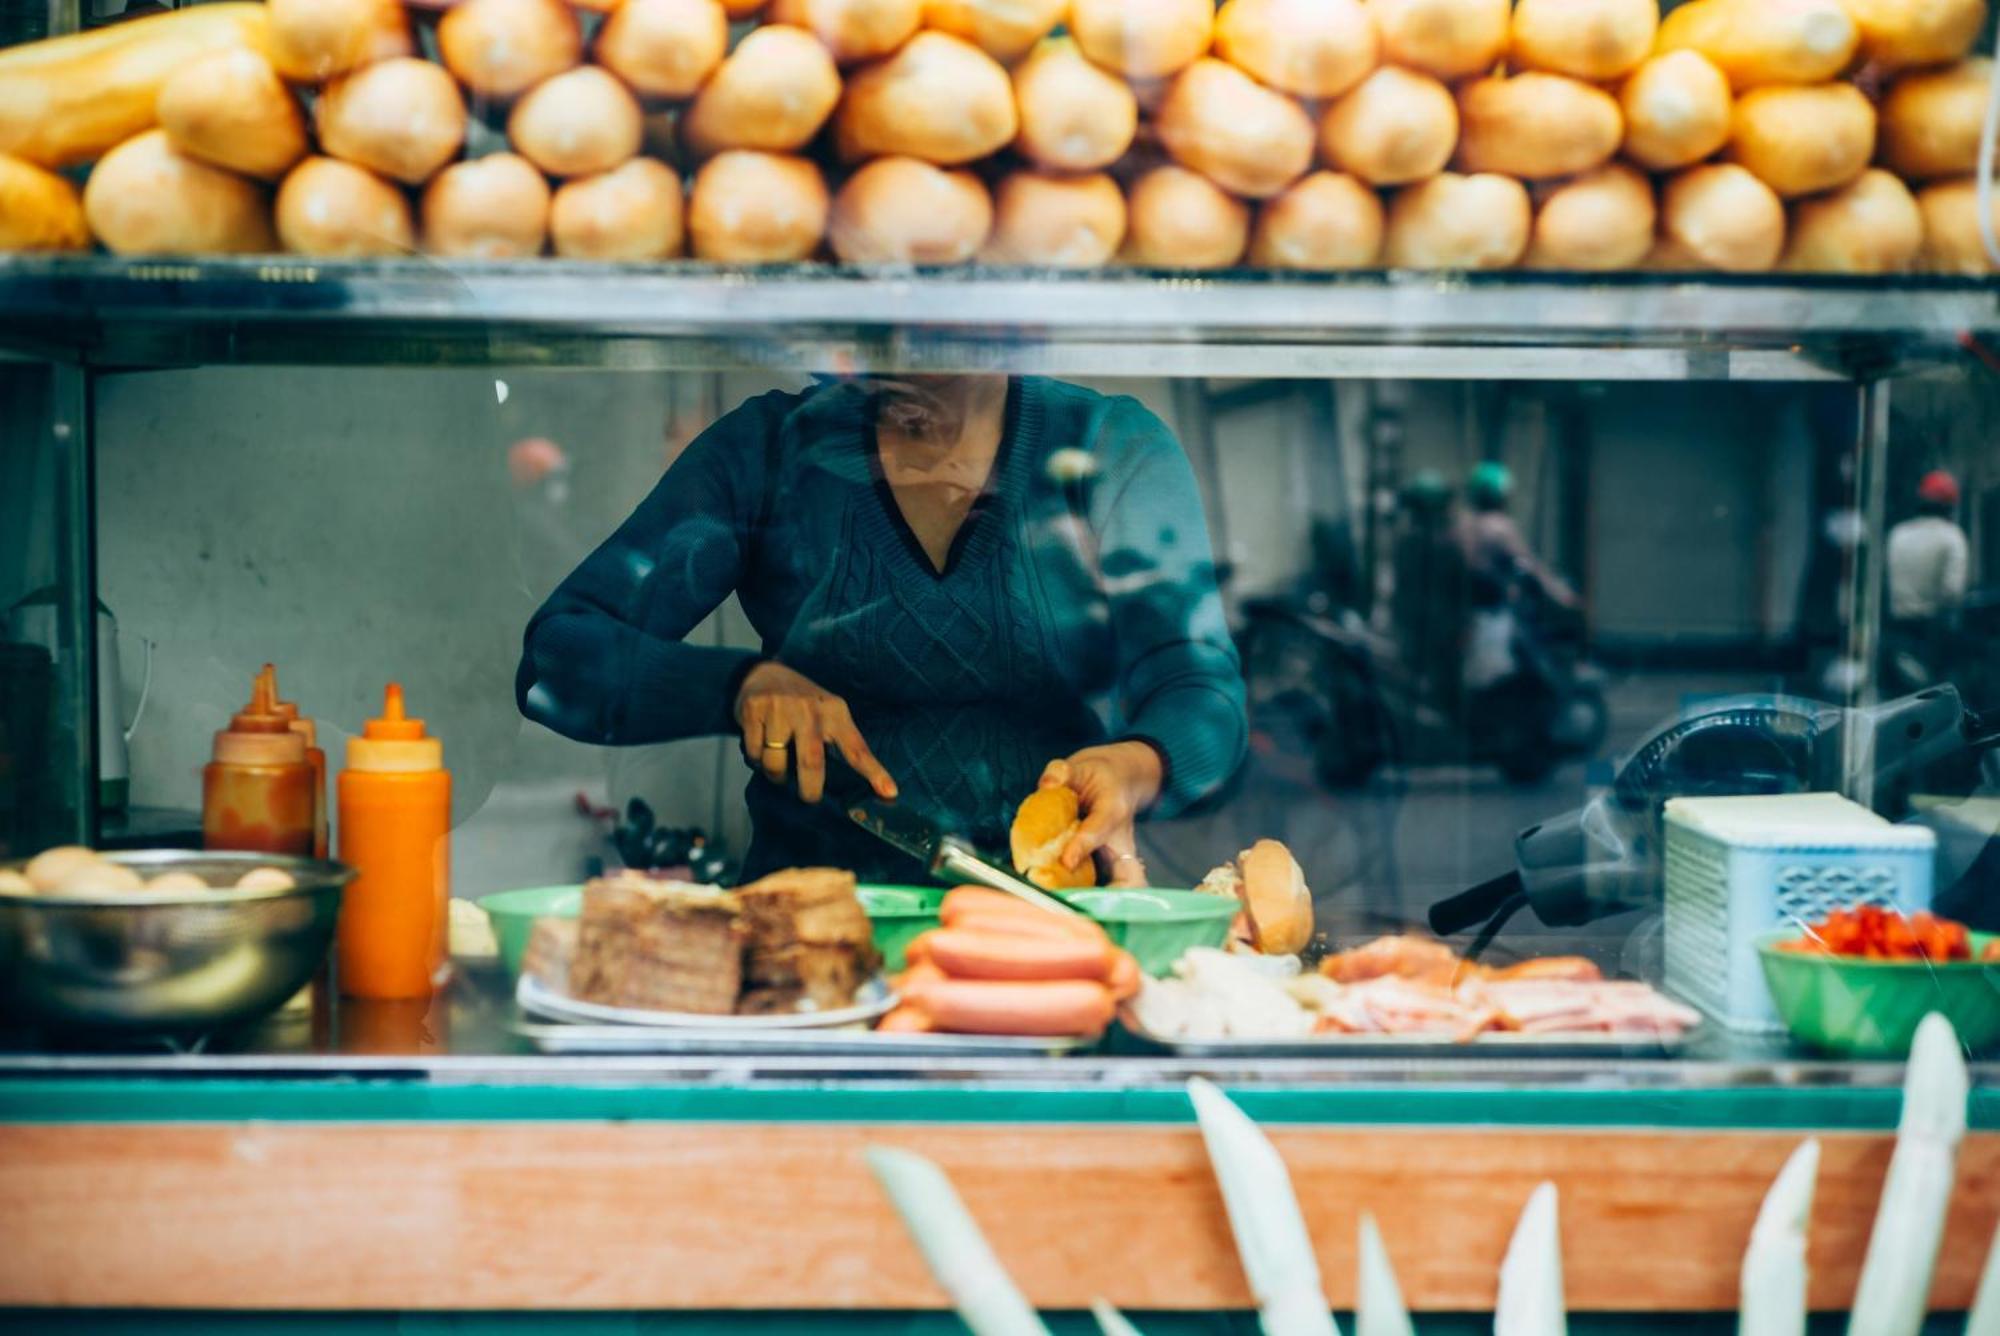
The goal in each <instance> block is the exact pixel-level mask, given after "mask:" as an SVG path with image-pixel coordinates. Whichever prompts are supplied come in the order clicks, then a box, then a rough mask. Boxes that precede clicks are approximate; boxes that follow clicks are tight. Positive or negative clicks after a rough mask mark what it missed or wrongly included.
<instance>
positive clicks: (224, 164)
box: [0, 0, 1992, 273]
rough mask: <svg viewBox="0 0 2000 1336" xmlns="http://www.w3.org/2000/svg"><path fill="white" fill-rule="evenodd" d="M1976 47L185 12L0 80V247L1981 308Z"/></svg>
mask: <svg viewBox="0 0 2000 1336" xmlns="http://www.w3.org/2000/svg"><path fill="white" fill-rule="evenodd" d="M1663 8H1667V9H1668V10H1669V11H1670V12H1667V13H1666V14H1665V15H1664V16H1663V15H1662V9H1663ZM417 12H419V13H420V14H422V15H424V16H425V17H426V18H427V19H428V17H429V16H430V15H431V13H432V7H425V8H424V9H422V10H420V11H417ZM1985 16H1986V6H1985V0H1687V3H1682V4H1679V5H1674V6H1663V5H1662V4H1661V3H1660V0H1222V3H1221V4H1220V5H1218V4H1217V3H1216V2H1215V0H587V2H586V0H578V3H575V4H570V3H564V0H458V3H455V4H452V5H450V6H449V7H448V8H446V9H445V10H444V12H443V14H442V17H441V18H438V19H437V21H436V23H435V25H434V27H432V26H431V25H429V24H428V23H425V24H422V25H413V24H412V21H411V13H410V12H407V11H406V10H405V8H404V6H403V4H401V3H400V0H267V2H266V3H264V4H261V5H255V4H240V3H230V4H219V5H207V6H201V7H198V8H195V9H192V10H186V11H181V12H178V13H175V14H171V15H166V16H162V17H157V18H152V19H145V20H140V21H137V22H133V23H130V24H126V25H121V26H119V27H115V28H112V29H110V30H107V31H104V32H99V33H93V34H88V35H85V36H81V37H71V38H61V39H56V40H54V41H51V42H46V43H41V44H38V45H36V46H30V47H24V48H16V49H14V50H12V51H8V52H0V249H45V248H46V249H66V248H80V247H86V246H89V245H91V244H92V242H93V240H94V241H95V242H96V243H99V244H102V245H103V246H105V247H106V248H108V249H110V250H112V251H115V252H119V253H130V254H172V253H206V252H255V251H269V250H274V249H283V250H286V251H292V252H296V253H299V254H304V255H318V256H386V255H400V254H408V253H412V252H421V253H425V254H431V255H438V256H445V257H453V258H461V257H472V258H516V257H525V256H534V255H540V254H544V253H550V252H552V253H554V254H556V255H559V256H565V257H573V258H586V259H600V260H625V261H650V260H662V259H667V258H670V257H675V256H680V255H691V256H693V257H695V258H697V259H702V260H709V261H718V262H726V263H738V264H745V263H747V264H756V263H772V262H788V261H800V260H809V259H816V258H827V257H830V258H833V259H836V260H838V261H841V262H844V263H848V264H854V265H900V264H918V265H947V264H959V263H967V262H975V261H977V262H982V263H989V264H1004V265H1028V266H1054V267H1064V268H1089V267H1095V266H1102V265H1107V264H1111V263H1114V262H1123V263H1128V264H1135V265H1143V266H1156V267H1163V268H1172V269H1220V268H1228V267H1231V266H1237V265H1250V266H1255V267H1260V268H1273V269H1296V270H1339V269H1357V268H1375V267H1396V268H1416V269H1498V268H1508V267H1511V266H1517V265H1521V266H1528V267H1534V268H1540V269H1563V270H1593V271H1611V270H1624V269H1641V268H1655V269H1676V270H1724V271H1732V272H1755V271H1762V270H1773V269H1788V270H1810V271H1820V272H1841V273H1898V272H1904V271H1911V270H1919V269H1923V270H1933V271H1943V272H1952V273H1984V272H1987V271H1988V270H1989V268H1990V266H1989V264H1988V260H1987V257H1986V254H1985V250H1984V247H1983V245H1982V244H1981V241H1980V237H1979V227H1978V219H1977V203H1976V194H1977V191H1976V188H1975V185H1974V182H1973V176H1974V171H1975V168H1976V165H1977V158H1978V145H1979V138H1980V126H1981V121H1982V118H1983V116H1984V111H1985V103H1986V98H1987V89H1988V84H1989V80H1990V77H1991V72H1992V71H1991V65H1990V62H1988V61H1984V60H1978V59H1969V58H1968V52H1969V51H1970V49H1971V47H1972V44H1973V42H1974V41H1975V39H1976V38H1977V36H1978V34H1979V32H1980V30H1981V28H1982V25H1983V23H1984V20H1985ZM89 162H94V163H95V166H94V167H93V168H92V170H91V171H90V173H89V176H88V179H87V181H86V183H85V185H84V186H83V189H82V190H81V192H80V193H79V192H78V191H77V190H76V188H75V186H74V185H73V183H72V180H71V176H69V175H64V174H63V173H64V172H65V170H66V169H67V170H69V171H70V172H71V174H72V175H74V173H75V169H77V168H79V167H81V166H82V165H83V164H85V163H89Z"/></svg>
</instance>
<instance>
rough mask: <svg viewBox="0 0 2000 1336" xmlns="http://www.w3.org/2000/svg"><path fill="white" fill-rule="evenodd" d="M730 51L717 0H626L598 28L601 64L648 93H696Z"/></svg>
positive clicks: (725, 23)
mask: <svg viewBox="0 0 2000 1336" xmlns="http://www.w3.org/2000/svg"><path fill="white" fill-rule="evenodd" d="M728 50H729V16H728V15H727V14H725V13H724V12H723V10H722V6H721V5H719V4H717V3H716V0H625V2H624V3H623V4H621V5H619V6H618V7H617V8H616V9H614V10H612V11H611V17H610V18H608V19H606V20H605V21H604V26H603V27H602V28H600V29H598V31H597V63H598V64H600V65H602V66H604V68H605V69H607V70H610V71H611V72H612V73H613V74H615V75H617V76H618V77H619V78H621V79H623V80H624V81H625V82H626V83H628V84H631V85H632V87H633V88H635V89H637V90H638V91H639V92H640V93H641V94H643V95H645V96H647V97H672V98H682V97H693V96H694V94H695V91H696V90H697V89H699V88H700V87H701V86H702V84H703V82H704V81H706V80H707V78H708V76H709V75H711V74H713V73H715V69H716V67H717V66H718V65H720V64H721V63H722V57H723V54H724V53H725V52H727V51H728Z"/></svg>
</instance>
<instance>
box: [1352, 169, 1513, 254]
mask: <svg viewBox="0 0 2000 1336" xmlns="http://www.w3.org/2000/svg"><path fill="white" fill-rule="evenodd" d="M1533 220H1534V209H1533V206H1532V205H1531V204H1530V203H1529V200H1528V189H1527V187H1526V186H1524V185H1522V184H1521V183H1520V182H1519V181H1516V180H1515V179H1514V178H1512V177H1510V176H1495V175H1492V174H1487V173H1482V174H1478V175H1472V176H1461V175H1459V174H1457V173H1455V172H1445V173H1443V174H1442V175H1439V176H1434V177H1432V178H1431V179H1430V180H1428V181H1419V182H1418V183H1417V184H1416V185H1413V186H1405V187H1404V188H1403V189H1401V190H1399V191H1397V192H1396V197H1395V199H1394V200H1393V201H1392V202H1391V203H1390V205H1389V224H1388V231H1387V233H1386V236H1385V239H1384V242H1383V258H1384V260H1385V262H1386V263H1387V264H1388V265H1389V266H1390V267H1391V268H1395V269H1507V268H1511V267H1512V266H1513V265H1515V264H1517V263H1519V261H1520V259H1521V257H1522V255H1524V254H1525V253H1526V252H1527V249H1528V237H1529V232H1530V229H1531V228H1532V226H1533Z"/></svg>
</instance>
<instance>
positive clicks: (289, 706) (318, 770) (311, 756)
mask: <svg viewBox="0 0 2000 1336" xmlns="http://www.w3.org/2000/svg"><path fill="white" fill-rule="evenodd" d="M264 671H265V672H267V673H269V674H271V691H272V693H273V694H274V695H275V694H276V692H277V690H278V670H277V668H275V667H274V666H272V665H271V664H268V663H267V664H265V665H264ZM273 704H274V705H275V706H276V707H277V711H278V713H279V714H281V715H283V716H284V717H285V722H286V723H287V724H289V725H290V726H291V730H292V732H294V733H297V734H298V735H299V736H300V737H302V738H304V739H305V740H306V764H307V765H309V766H311V767H312V772H313V847H312V856H313V857H314V858H321V859H323V858H325V857H326V752H325V751H323V750H321V748H320V745H319V725H318V724H317V723H315V722H314V721H313V720H312V719H311V718H310V717H309V716H307V715H302V714H300V713H299V707H298V705H297V704H296V703H295V702H293V701H288V700H279V701H274V702H273Z"/></svg>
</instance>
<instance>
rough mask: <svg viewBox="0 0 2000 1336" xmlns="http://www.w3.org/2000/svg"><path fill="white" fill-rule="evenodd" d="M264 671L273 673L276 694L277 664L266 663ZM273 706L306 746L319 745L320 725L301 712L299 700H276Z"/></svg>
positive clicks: (272, 703)
mask: <svg viewBox="0 0 2000 1336" xmlns="http://www.w3.org/2000/svg"><path fill="white" fill-rule="evenodd" d="M264 671H265V672H267V673H269V674H271V691H272V693H273V694H275V693H276V692H277V690H278V670H277V668H276V666H275V665H272V664H268V663H267V664H265V665H264ZM271 706H272V708H273V709H274V710H276V711H277V713H279V714H281V715H283V716H284V718H285V723H286V725H287V726H288V727H290V728H291V730H292V732H294V733H297V734H298V735H299V736H300V737H302V738H304V739H305V740H306V746H308V747H317V746H319V725H318V724H317V723H315V722H314V721H313V720H312V719H310V718H308V717H307V716H305V715H303V714H300V713H299V707H298V703H297V702H295V701H288V700H274V701H272V702H271Z"/></svg>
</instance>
